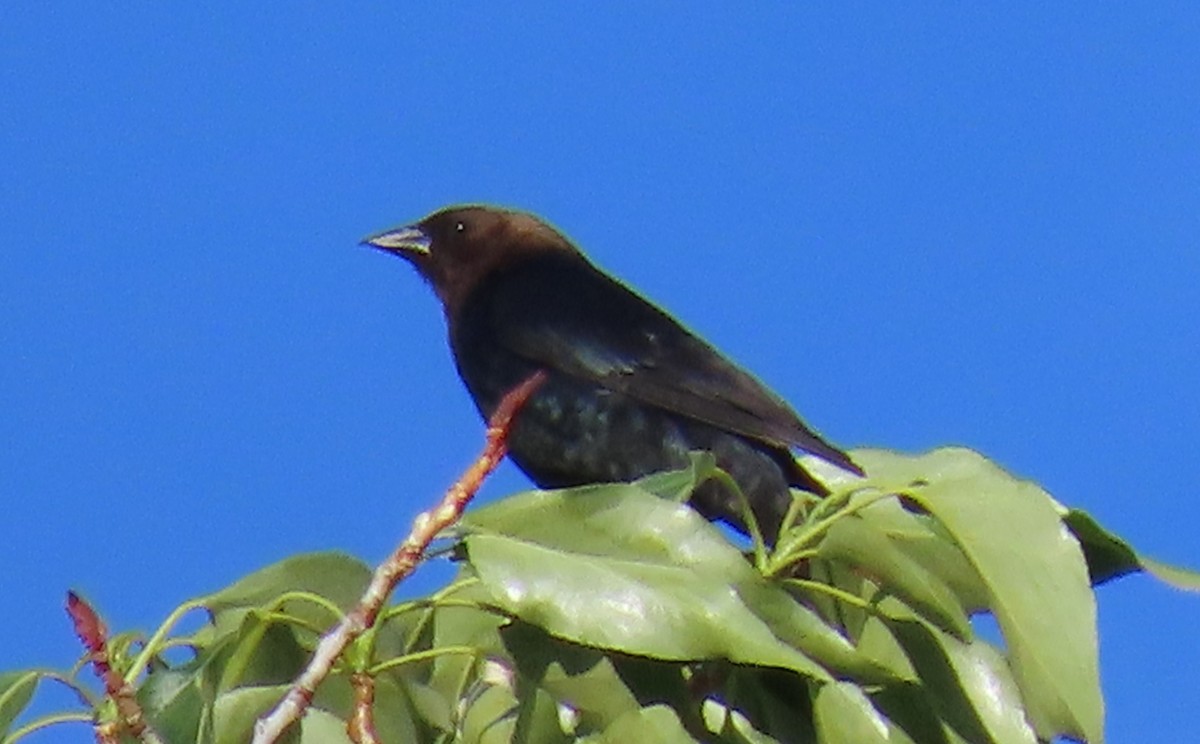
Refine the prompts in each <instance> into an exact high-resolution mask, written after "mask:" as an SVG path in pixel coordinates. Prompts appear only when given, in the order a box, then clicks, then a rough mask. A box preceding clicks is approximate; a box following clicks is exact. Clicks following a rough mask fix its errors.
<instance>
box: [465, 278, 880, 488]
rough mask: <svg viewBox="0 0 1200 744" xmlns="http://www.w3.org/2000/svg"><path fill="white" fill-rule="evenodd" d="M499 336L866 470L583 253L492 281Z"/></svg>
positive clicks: (669, 403)
mask: <svg viewBox="0 0 1200 744" xmlns="http://www.w3.org/2000/svg"><path fill="white" fill-rule="evenodd" d="M493 288H494V289H493V291H492V292H490V294H491V297H490V300H489V302H488V303H487V304H488V308H487V312H488V315H489V325H490V326H491V329H492V333H493V334H494V340H495V341H496V342H497V343H499V344H501V345H502V346H503V347H505V348H506V349H507V350H508V351H510V352H512V353H514V354H517V355H518V356H521V357H523V358H525V359H528V360H530V361H532V362H535V363H537V364H540V365H543V366H545V367H548V368H551V369H554V370H556V371H558V372H561V373H563V374H567V375H571V376H573V377H576V378H580V379H585V380H589V381H592V382H596V383H598V384H600V385H601V386H603V387H605V388H608V389H610V390H613V391H616V392H620V393H624V394H626V395H629V396H630V397H633V398H636V399H638V400H641V401H643V402H645V403H647V404H650V405H653V406H657V407H659V408H663V409H666V410H668V411H672V412H674V413H677V414H679V415H682V416H686V417H689V418H693V419H696V420H699V421H704V422H706V423H708V424H711V425H713V426H717V427H719V428H722V429H726V430H729V431H732V432H735V433H737V434H741V435H743V436H745V437H748V438H751V439H757V440H759V441H763V442H766V443H769V444H773V445H777V446H783V447H788V446H795V447H798V448H799V449H802V450H805V451H806V452H809V453H811V454H814V455H816V456H818V457H820V458H822V459H824V460H827V461H829V462H831V463H833V464H835V465H838V466H839V467H842V468H845V469H846V470H849V471H851V472H855V473H860V474H861V472H862V471H861V470H860V469H859V468H858V466H857V465H855V464H854V462H853V461H852V460H850V458H849V457H847V456H846V455H845V454H844V453H842V452H841V451H839V450H838V449H836V448H835V447H833V446H831V445H829V444H828V443H826V442H825V441H823V440H822V439H821V438H820V437H818V436H817V435H816V434H815V433H813V432H812V431H811V430H809V428H808V427H807V426H805V425H804V423H803V422H802V421H801V420H800V417H799V416H798V415H797V414H796V412H795V411H793V410H792V409H791V407H790V406H788V404H787V403H786V402H784V401H783V400H782V399H781V398H780V397H779V396H777V395H775V394H774V393H772V392H771V391H770V390H768V389H767V388H766V387H765V386H764V385H763V384H762V383H760V382H759V381H758V380H756V379H755V378H754V377H752V376H751V375H750V374H748V373H746V372H745V371H743V370H742V369H740V368H738V367H737V366H736V365H734V364H733V363H732V362H730V361H729V360H727V359H726V358H725V357H724V356H722V355H721V354H720V353H719V352H717V351H716V350H715V349H713V348H712V347H711V346H709V345H708V344H706V343H705V342H703V341H701V340H700V339H699V338H697V337H696V336H694V335H693V334H691V333H690V332H689V331H687V330H686V329H685V328H683V327H682V326H681V325H679V323H678V322H677V321H675V320H674V319H673V318H671V317H670V316H668V315H667V314H666V313H664V312H662V311H661V310H659V309H658V308H656V307H654V306H653V305H651V304H650V303H648V302H646V301H645V300H644V299H642V298H641V297H639V296H637V295H636V294H634V293H633V292H632V291H630V290H629V289H627V288H626V287H624V286H623V285H621V284H620V283H618V282H616V281H615V280H613V279H612V278H611V277H609V276H607V275H606V274H603V273H602V272H600V271H599V270H598V269H596V268H594V267H593V266H591V265H590V264H587V263H586V262H584V261H583V260H581V259H576V260H562V261H555V260H553V259H547V260H546V261H542V262H536V261H535V262H528V263H527V264H526V265H525V266H523V267H521V268H519V269H514V270H512V271H511V272H509V273H508V275H507V276H505V277H503V279H502V280H501V281H497V282H495V283H493Z"/></svg>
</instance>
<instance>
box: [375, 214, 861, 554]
mask: <svg viewBox="0 0 1200 744" xmlns="http://www.w3.org/2000/svg"><path fill="white" fill-rule="evenodd" d="M362 242H363V244H364V245H367V246H370V247H373V248H376V249H379V250H382V251H385V252H387V253H391V254H393V255H396V256H399V257H401V258H403V259H405V260H407V261H408V262H409V263H410V264H412V265H413V266H414V267H415V268H416V271H417V273H418V274H420V276H421V277H423V278H424V279H425V280H426V281H427V282H428V283H429V284H430V285H431V287H432V289H433V291H434V293H435V294H436V296H437V298H438V299H439V300H440V301H441V305H442V309H443V312H444V315H445V320H446V327H447V331H448V335H449V343H450V350H451V352H452V356H453V359H454V363H455V366H456V368H457V371H458V375H459V377H460V378H461V379H462V381H463V383H464V384H465V385H466V388H467V391H468V392H469V394H470V396H471V398H472V399H473V400H474V403H475V406H476V408H477V409H478V411H479V413H480V415H481V416H482V417H483V418H484V420H487V419H488V418H489V417H490V416H491V414H492V412H493V411H494V410H495V409H496V406H497V405H498V403H499V402H500V399H501V398H502V397H503V396H504V394H505V393H506V392H508V391H509V390H511V389H513V388H514V387H515V386H517V385H518V384H520V383H521V382H522V381H524V380H525V379H527V378H528V377H529V376H530V375H532V374H533V373H535V372H537V371H538V370H541V371H543V372H544V374H545V381H544V382H543V384H542V385H541V386H540V387H539V388H538V389H537V390H536V391H535V392H534V394H533V395H532V397H531V398H530V399H529V400H528V401H527V402H526V403H525V405H524V407H523V408H522V409H521V411H520V412H519V413H518V415H517V418H516V420H515V422H514V424H513V426H512V429H511V431H510V433H509V436H508V441H507V444H508V452H509V456H510V457H511V459H512V460H513V461H514V462H515V463H516V465H517V466H518V467H519V468H520V469H521V470H522V471H524V473H525V474H526V475H527V476H528V477H529V478H530V480H532V481H533V482H534V483H535V484H536V485H537V486H538V487H540V488H544V489H554V488H566V487H571V486H580V485H587V484H593V483H605V482H622V481H633V480H636V479H638V478H640V477H642V476H645V475H649V474H651V473H655V472H659V471H664V470H670V469H676V468H681V467H685V466H686V465H687V464H688V463H689V462H690V460H689V453H691V452H693V451H697V450H699V451H708V452H711V453H712V455H713V456H714V458H715V461H716V464H717V465H718V467H720V468H721V469H723V470H724V471H725V472H726V473H728V474H729V475H730V477H731V478H732V480H733V481H734V482H735V483H736V484H737V487H738V488H739V489H740V491H741V492H742V494H743V495H744V497H745V499H746V500H747V502H748V503H749V505H750V509H751V511H752V512H753V514H754V518H755V522H756V523H757V526H758V527H759V530H760V534H761V535H762V536H763V537H764V539H765V540H766V541H767V542H768V543H772V544H773V543H774V541H775V540H776V539H777V537H778V531H779V526H780V524H781V522H782V521H783V518H784V515H785V514H786V513H787V511H788V509H789V507H790V506H791V504H792V500H793V497H792V494H791V492H790V487H797V488H800V489H803V490H805V491H809V492H811V493H814V494H816V495H818V496H824V495H827V494H828V490H827V489H826V487H825V486H824V485H823V484H822V483H821V482H820V481H818V480H817V479H816V478H814V477H813V476H812V475H811V474H810V473H809V472H808V471H806V470H805V469H804V468H803V467H802V466H801V464H800V463H799V462H798V460H797V459H796V457H795V456H794V455H793V452H792V450H793V448H795V449H798V450H800V451H803V452H806V453H808V454H810V455H815V456H816V457H818V458H820V459H822V460H825V461H827V462H829V463H832V464H833V465H836V466H837V467H839V468H841V469H842V470H845V471H848V472H850V473H853V474H855V475H859V476H861V475H863V471H862V470H861V468H859V466H858V465H857V464H855V463H854V461H853V460H851V459H850V457H849V456H848V455H846V454H845V453H844V452H842V451H841V450H839V449H837V448H836V447H834V446H833V445H831V444H829V443H827V442H826V441H825V440H823V439H822V438H821V437H820V436H819V435H817V434H816V433H815V432H814V431H813V430H812V429H810V428H809V427H808V426H807V425H805V423H804V422H803V421H802V420H801V419H800V417H799V415H798V414H797V413H796V412H795V411H794V410H793V409H792V408H791V407H790V406H789V405H788V404H787V403H786V402H785V401H784V400H783V398H781V397H780V396H779V395H777V394H776V393H774V392H772V391H771V390H770V389H769V388H768V387H766V386H765V385H764V384H763V383H761V382H759V381H758V379H756V378H755V377H754V376H753V375H751V374H750V373H749V372H747V371H745V370H744V369H742V368H741V367H739V366H737V365H736V364H735V363H734V362H732V361H730V360H729V359H727V358H726V357H725V356H723V355H722V354H721V353H720V352H719V351H717V350H716V349H715V348H713V347H712V346H711V345H710V344H708V343H707V342H706V341H704V340H703V339H701V338H700V337H699V336H697V335H696V334H694V333H692V332H691V331H690V330H688V329H687V328H686V327H684V326H683V325H682V324H681V323H680V322H679V321H677V320H676V319H674V318H673V317H671V316H670V315H668V314H667V313H666V312H665V311H664V310H662V309H660V308H659V307H658V306H656V305H655V304H653V303H652V302H650V301H649V300H647V299H645V298H643V297H642V296H641V295H639V294H637V293H636V292H635V291H633V290H632V289H630V288H629V287H627V286H626V285H625V284H623V283H621V282H620V281H618V280H617V279H615V278H613V277H612V276H610V275H608V274H606V273H604V272H603V271H602V270H601V269H599V268H598V267H597V266H596V265H595V264H593V263H592V262H591V261H589V260H588V258H587V257H586V256H585V255H584V253H583V252H582V251H581V250H580V249H579V248H577V247H576V246H575V245H574V244H573V243H572V242H571V241H570V240H569V239H568V238H567V237H566V236H565V235H564V234H563V233H562V232H560V231H559V230H558V229H556V228H554V227H552V226H551V225H550V224H549V223H547V222H546V221H544V220H543V219H541V218H540V217H538V216H535V215H534V214H531V213H528V212H523V211H518V210H512V209H504V208H499V207H494V206H487V205H475V204H465V205H455V206H449V207H445V208H442V209H439V210H437V211H435V212H433V213H431V214H429V215H428V216H426V217H424V218H423V219H421V220H420V221H418V222H416V223H414V224H409V225H406V226H403V227H399V228H394V229H390V230H387V231H384V232H381V233H378V234H375V235H371V236H369V237H367V238H364V239H363V241H362ZM690 503H691V505H692V506H693V508H695V509H696V510H697V511H698V512H700V514H702V515H703V516H704V517H706V518H707V519H709V520H711V521H720V522H725V523H727V524H729V525H731V526H732V527H734V528H735V529H738V530H739V531H741V532H743V533H746V534H748V533H749V530H748V525H747V523H746V520H745V519H744V518H743V514H744V511H743V507H742V506H741V500H740V499H739V498H738V496H737V494H735V493H734V492H733V491H732V490H731V489H730V488H729V487H728V485H727V484H724V483H721V482H720V481H718V480H709V481H707V482H705V483H704V484H702V485H701V486H699V487H698V488H697V489H696V490H695V492H694V493H693V494H692V496H691V499H690Z"/></svg>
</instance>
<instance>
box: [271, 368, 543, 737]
mask: <svg viewBox="0 0 1200 744" xmlns="http://www.w3.org/2000/svg"><path fill="white" fill-rule="evenodd" d="M545 379H546V373H545V372H542V371H540V370H539V371H537V372H534V373H533V374H532V375H530V376H529V377H528V378H527V379H526V380H525V381H524V382H522V383H521V384H520V385H518V386H517V387H515V388H513V389H512V390H510V391H509V392H508V393H506V394H505V396H504V397H503V398H502V399H501V400H500V405H499V406H497V408H496V411H495V413H493V414H492V416H491V418H490V419H489V420H488V429H487V443H486V444H485V445H484V448H483V453H482V454H481V455H480V456H479V458H478V459H477V460H476V461H475V462H474V464H472V465H471V467H469V468H467V471H466V472H465V473H463V475H462V477H461V478H459V479H458V482H457V483H455V484H454V485H453V486H451V487H450V489H449V490H447V491H446V494H445V496H443V497H442V501H441V503H439V504H438V505H437V506H436V507H435V508H433V509H431V510H429V511H425V512H421V513H420V514H418V515H417V518H416V519H415V520H414V521H413V526H412V531H411V532H409V534H408V537H407V538H405V540H404V542H403V543H401V544H400V547H398V548H397V549H396V551H395V552H393V553H392V554H391V556H389V557H388V559H387V560H385V561H384V562H383V563H382V564H380V566H379V567H378V568H376V569H375V573H374V574H373V575H372V577H371V583H370V584H369V585H368V586H367V590H366V591H365V592H364V593H363V596H362V599H360V600H359V603H358V606H357V607H356V608H354V610H352V611H351V612H349V613H347V614H346V616H345V617H344V618H343V619H342V621H341V622H340V623H338V624H337V626H336V627H334V628H333V630H331V631H329V632H328V633H326V634H325V635H324V636H323V637H322V638H321V641H320V643H319V644H317V649H316V651H314V652H313V657H312V659H311V660H310V661H309V663H308V667H307V668H306V669H305V670H304V671H303V672H301V674H300V676H299V677H297V678H296V681H295V682H293V683H292V687H291V689H289V690H288V692H287V694H286V695H284V697H283V699H282V700H280V701H279V704H278V705H277V706H275V709H274V710H272V711H271V712H270V713H269V714H268V715H266V716H265V717H263V718H262V719H260V720H259V721H258V723H257V724H255V727H254V740H253V744H271V743H272V742H274V741H275V740H277V739H278V738H279V737H280V736H281V735H282V734H283V732H284V730H285V729H286V728H287V727H288V726H290V725H291V724H292V723H294V722H295V721H297V720H299V718H300V716H302V715H303V714H304V711H305V710H306V709H307V708H308V706H309V705H310V704H311V703H312V699H313V695H315V694H316V690H317V687H318V685H320V684H321V682H322V681H324V680H325V678H326V677H327V676H328V675H329V672H330V670H331V669H332V668H333V664H334V662H335V661H336V660H337V658H338V656H340V655H341V653H342V651H344V650H345V649H346V647H347V646H348V645H350V643H351V642H353V641H354V639H355V638H358V637H359V636H360V635H362V633H363V632H364V631H365V630H366V629H367V628H369V627H371V625H372V624H373V623H374V622H375V618H376V617H378V615H379V612H380V610H381V609H382V608H383V605H384V603H385V602H386V601H387V598H388V596H389V595H390V594H391V593H392V590H393V589H395V588H396V585H397V584H399V583H400V582H401V581H402V580H403V579H404V578H405V577H407V576H408V575H409V574H411V573H412V572H413V571H414V570H415V569H416V567H417V564H418V563H420V561H421V558H422V556H424V554H425V551H426V550H427V549H428V548H429V543H431V542H433V539H434V538H435V537H436V536H437V534H438V533H439V532H441V531H442V530H444V529H446V528H447V527H449V526H450V525H452V524H454V523H455V522H457V521H458V519H459V517H461V516H462V513H463V510H464V509H465V508H466V507H467V504H468V503H470V501H471V499H472V498H473V497H474V496H475V493H476V492H477V491H478V490H479V487H480V486H481V485H483V481H484V479H485V478H487V476H488V475H490V474H491V472H492V471H493V470H495V469H496V466H497V465H499V464H500V461H501V460H503V459H504V455H505V453H506V452H507V451H508V446H507V440H508V433H509V430H510V429H511V428H512V422H513V417H514V416H516V414H517V412H518V411H519V410H520V409H521V406H523V405H525V402H526V401H528V400H529V397H530V396H531V395H533V393H534V391H536V390H537V389H538V387H539V386H541V384H542V383H543V382H544V381H545Z"/></svg>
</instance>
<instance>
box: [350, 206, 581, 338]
mask: <svg viewBox="0 0 1200 744" xmlns="http://www.w3.org/2000/svg"><path fill="white" fill-rule="evenodd" d="M363 243H364V244H365V245H369V246H371V247H373V248H378V249H380V250H383V251H387V252H388V253H393V254H395V255H397V256H400V257H401V258H404V259H406V260H408V261H409V262H410V263H411V264H412V265H413V266H415V267H416V268H417V271H418V272H420V274H421V276H423V277H424V278H425V279H426V280H427V281H428V282H429V283H430V285H432V286H433V290H434V292H436V293H437V296H438V299H440V300H441V301H442V305H443V306H444V307H445V309H446V313H447V314H448V315H450V316H451V317H453V316H454V315H455V313H456V310H457V308H459V307H460V306H461V305H462V302H463V300H464V299H465V298H466V297H467V296H468V295H469V294H470V292H471V290H472V289H473V288H474V287H475V286H476V285H477V284H478V283H479V281H480V280H481V279H483V278H484V277H486V276H488V275H490V274H491V273H492V272H494V271H496V270H498V269H501V268H503V267H504V266H505V265H508V264H509V263H511V262H513V261H517V260H520V259H522V258H524V257H527V256H531V255H537V254H541V253H546V252H564V251H565V252H568V253H572V254H576V255H578V254H579V252H578V250H577V249H576V248H575V247H574V246H573V245H571V243H570V241H568V240H567V239H566V238H565V237H563V235H562V234H561V233H559V232H558V231H557V230H555V229H554V228H552V227H550V226H549V225H547V224H546V223H545V222H542V221H541V220H540V219H538V218H537V217H535V216H533V215H531V214H527V213H525V212H516V211H511V210H507V209H499V208H496V207H484V206H473V205H468V206H455V207H447V208H445V209H441V210H438V211H437V212H434V213H433V214H431V215H429V216H428V217H425V218H424V219H422V220H421V221H420V222H417V223H416V224H413V225H408V226H405V227H400V228H396V229H394V230H388V231H386V232H382V233H379V234H378V235H372V236H371V237H369V238H366V239H365V240H363Z"/></svg>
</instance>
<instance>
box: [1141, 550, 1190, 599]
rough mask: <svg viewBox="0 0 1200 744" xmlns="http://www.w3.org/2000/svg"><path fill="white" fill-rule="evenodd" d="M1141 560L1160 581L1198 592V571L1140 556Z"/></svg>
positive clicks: (1144, 566)
mask: <svg viewBox="0 0 1200 744" xmlns="http://www.w3.org/2000/svg"><path fill="white" fill-rule="evenodd" d="M1141 562H1142V567H1143V568H1145V569H1146V570H1147V571H1149V572H1150V573H1151V574H1153V575H1154V576H1156V577H1157V578H1158V579H1160V580H1161V581H1165V582H1167V583H1168V584H1170V585H1171V586H1173V587H1176V588H1177V589H1186V590H1188V591H1191V592H1200V572H1196V571H1193V570H1191V569H1187V568H1180V567H1178V566H1172V565H1169V564H1167V563H1159V562H1158V561H1156V560H1151V559H1150V558H1144V557H1143V558H1141Z"/></svg>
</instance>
